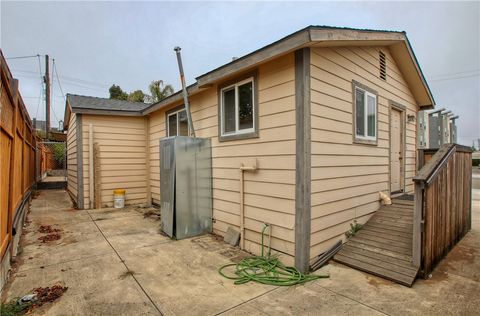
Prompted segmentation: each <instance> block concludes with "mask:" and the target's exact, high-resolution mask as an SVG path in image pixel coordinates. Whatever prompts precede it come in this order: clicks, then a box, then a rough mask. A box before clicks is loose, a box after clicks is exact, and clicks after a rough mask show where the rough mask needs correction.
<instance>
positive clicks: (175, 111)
mask: <svg viewBox="0 0 480 316" xmlns="http://www.w3.org/2000/svg"><path fill="white" fill-rule="evenodd" d="M182 111H186V109H185V106H184V105H183V104H182V105H179V106H177V107H175V108H173V109H171V110H170V111H167V112H166V113H165V127H166V136H167V137H173V136H190V126H188V122H187V128H188V135H179V132H180V124H179V117H180V116H179V115H178V113H180V112H182ZM185 114H186V112H185ZM173 115H176V122H177V135H170V121H169V118H170V116H173Z"/></svg>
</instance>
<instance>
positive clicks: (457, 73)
mask: <svg viewBox="0 0 480 316" xmlns="http://www.w3.org/2000/svg"><path fill="white" fill-rule="evenodd" d="M472 72H475V73H476V72H480V69H472V70H466V71H460V72H454V73H450V74H443V75H435V76H431V77H430V78H432V79H435V78H442V77H451V76H456V75H464V74H470V73H472Z"/></svg>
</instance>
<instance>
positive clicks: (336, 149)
mask: <svg viewBox="0 0 480 316" xmlns="http://www.w3.org/2000/svg"><path fill="white" fill-rule="evenodd" d="M379 50H380V49H379V48H377V47H341V48H313V49H312V53H311V112H312V113H311V115H312V149H311V150H312V223H311V225H312V226H311V233H312V236H311V242H310V245H311V251H310V257H311V258H313V257H315V256H318V255H319V254H320V253H322V252H324V251H325V250H327V249H328V248H329V247H330V246H331V245H333V244H334V243H335V242H336V241H337V240H338V239H341V238H342V239H343V238H344V233H345V232H346V231H347V230H348V229H349V228H350V223H352V221H353V220H354V219H356V220H357V221H358V222H359V223H364V222H366V221H367V220H368V219H369V218H370V216H371V215H372V213H373V212H375V211H376V210H377V209H378V208H379V206H380V204H379V202H378V199H379V198H378V191H384V192H387V193H388V191H389V188H390V184H389V181H390V178H389V173H390V171H389V168H390V167H389V159H390V147H389V146H390V140H389V138H390V132H389V121H390V119H389V117H390V101H393V102H396V103H397V104H399V105H401V106H404V107H406V115H408V114H413V115H415V117H416V116H417V115H416V114H417V106H416V102H415V100H414V98H413V95H412V93H411V91H410V90H409V88H408V86H407V83H406V82H405V80H404V78H403V76H402V74H401V73H400V71H399V69H398V68H397V66H396V64H395V62H394V60H393V58H392V57H391V55H390V52H389V50H388V49H384V48H382V51H383V52H384V53H385V55H386V57H387V80H386V81H384V80H382V79H380V78H379V58H378V54H379ZM352 80H355V81H357V82H359V83H361V84H363V85H366V86H368V87H369V88H371V89H373V90H375V91H377V92H378V144H377V145H376V146H372V145H362V144H354V143H353V135H352V133H353V127H352V123H353V115H352V108H353V105H352ZM406 115H405V117H406ZM415 135H416V124H415V122H414V123H406V148H405V159H406V165H405V189H406V192H410V193H411V192H412V191H413V182H412V177H413V176H414V174H415V162H416V158H415V157H416V156H415V155H416V153H415V144H416V136H415Z"/></svg>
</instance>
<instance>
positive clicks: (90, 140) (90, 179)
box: [88, 124, 95, 209]
mask: <svg viewBox="0 0 480 316" xmlns="http://www.w3.org/2000/svg"><path fill="white" fill-rule="evenodd" d="M88 182H89V186H88V188H89V197H88V201H89V208H90V209H94V208H95V205H94V191H93V190H94V179H93V125H92V124H89V125H88Z"/></svg>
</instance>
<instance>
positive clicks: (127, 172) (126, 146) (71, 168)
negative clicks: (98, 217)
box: [64, 94, 149, 208]
mask: <svg viewBox="0 0 480 316" xmlns="http://www.w3.org/2000/svg"><path fill="white" fill-rule="evenodd" d="M148 106H149V104H146V103H140V102H128V101H122V100H114V99H104V98H97V97H89V96H80V95H73V94H68V95H67V101H66V108H65V118H64V122H65V127H64V128H65V130H67V131H68V132H67V172H68V185H67V188H68V192H69V194H70V196H71V197H72V199H73V200H74V201H75V203H76V204H77V206H78V207H79V208H93V207H94V200H93V199H90V198H89V196H90V192H91V189H93V187H92V188H90V179H91V178H93V174H92V175H90V173H89V172H90V170H89V168H90V166H91V165H92V164H91V163H90V161H91V160H93V147H94V146H93V143H89V139H90V138H89V137H90V136H92V137H93V133H95V138H94V141H95V143H96V144H98V146H101V148H102V150H101V151H99V153H98V157H97V164H98V166H100V163H101V171H100V170H98V171H100V172H98V171H97V175H100V177H99V179H97V187H98V188H97V190H98V194H97V195H99V196H100V197H99V198H100V199H101V200H100V201H98V204H100V205H102V206H112V205H113V190H114V189H117V188H124V189H126V190H127V192H128V194H129V195H128V196H129V203H130V204H135V203H143V202H145V201H146V198H147V197H146V191H147V184H146V182H145V175H146V165H145V155H146V153H145V127H146V123H145V118H143V117H142V113H141V111H142V110H144V109H145V108H147V107H148ZM92 139H93V138H92ZM91 162H93V161H91ZM98 204H97V205H98Z"/></svg>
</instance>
